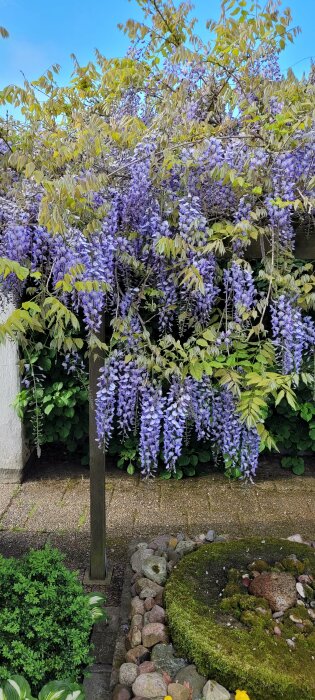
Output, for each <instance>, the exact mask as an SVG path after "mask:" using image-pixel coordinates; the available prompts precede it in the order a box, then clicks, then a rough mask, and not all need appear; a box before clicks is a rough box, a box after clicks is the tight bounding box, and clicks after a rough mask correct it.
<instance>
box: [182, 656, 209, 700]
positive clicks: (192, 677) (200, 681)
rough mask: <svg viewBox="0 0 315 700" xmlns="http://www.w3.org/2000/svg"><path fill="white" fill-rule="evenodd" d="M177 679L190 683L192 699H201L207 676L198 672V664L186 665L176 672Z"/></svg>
mask: <svg viewBox="0 0 315 700" xmlns="http://www.w3.org/2000/svg"><path fill="white" fill-rule="evenodd" d="M175 680H176V681H178V682H179V683H181V684H182V685H184V683H189V685H190V687H191V689H192V700H199V698H201V696H202V691H203V688H204V686H205V684H206V680H207V679H206V678H205V677H204V676H201V675H200V673H198V671H197V669H196V666H194V665H193V664H191V665H190V666H185V668H182V669H181V670H180V671H178V673H176V676H175Z"/></svg>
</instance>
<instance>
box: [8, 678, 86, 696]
mask: <svg viewBox="0 0 315 700" xmlns="http://www.w3.org/2000/svg"><path fill="white" fill-rule="evenodd" d="M0 697H1V700H36V698H34V696H33V694H32V691H31V688H30V686H29V684H28V683H27V681H26V680H25V678H23V677H22V676H12V678H10V679H9V680H8V681H6V683H4V684H3V685H2V686H0ZM37 697H38V700H84V698H85V695H84V692H83V689H82V688H81V687H80V686H79V685H78V684H77V683H71V682H70V681H51V683H47V684H46V685H45V686H44V687H43V688H42V689H41V690H40V691H39V695H38V696H37Z"/></svg>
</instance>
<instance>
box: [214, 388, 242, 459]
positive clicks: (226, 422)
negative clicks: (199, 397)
mask: <svg viewBox="0 0 315 700" xmlns="http://www.w3.org/2000/svg"><path fill="white" fill-rule="evenodd" d="M241 432H242V427H241V423H240V417H239V415H238V413H237V402H236V399H235V397H234V396H233V394H232V393H231V392H230V391H229V389H227V388H226V387H223V389H222V390H221V391H218V392H216V393H215V396H214V399H213V403H212V424H211V439H212V441H213V444H214V447H215V450H216V452H217V454H221V456H222V457H223V460H224V463H225V465H226V467H227V469H228V471H231V470H233V469H235V468H236V467H237V466H238V465H239V457H240V442H241Z"/></svg>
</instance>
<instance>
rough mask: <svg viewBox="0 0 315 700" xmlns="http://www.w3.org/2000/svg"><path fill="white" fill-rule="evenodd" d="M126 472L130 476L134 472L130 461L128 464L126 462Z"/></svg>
mask: <svg viewBox="0 0 315 700" xmlns="http://www.w3.org/2000/svg"><path fill="white" fill-rule="evenodd" d="M127 472H128V474H130V476H132V475H133V474H134V473H135V467H134V465H133V464H131V462H130V464H128V467H127Z"/></svg>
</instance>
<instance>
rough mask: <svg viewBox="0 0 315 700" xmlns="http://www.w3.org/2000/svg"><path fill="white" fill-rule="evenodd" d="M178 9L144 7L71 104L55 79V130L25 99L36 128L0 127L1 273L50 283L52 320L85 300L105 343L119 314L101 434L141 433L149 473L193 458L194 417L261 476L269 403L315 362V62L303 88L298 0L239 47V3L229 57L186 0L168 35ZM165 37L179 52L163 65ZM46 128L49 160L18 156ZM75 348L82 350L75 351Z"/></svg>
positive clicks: (93, 330) (23, 281) (104, 374)
mask: <svg viewBox="0 0 315 700" xmlns="http://www.w3.org/2000/svg"><path fill="white" fill-rule="evenodd" d="M235 1H236V4H237V0H235ZM141 4H142V5H143V3H141ZM243 5H244V3H242V5H241V6H240V8H243ZM231 7H232V6H231ZM163 8H164V3H161V8H160V12H159V13H157V15H154V13H153V14H152V17H153V19H152V22H153V26H154V27H155V28H156V27H157V28H158V32H155V33H154V31H153V32H148V35H146V32H145V31H144V30H143V28H142V29H141V27H140V25H139V26H138V27H137V25H130V26H129V29H128V31H129V33H130V36H131V41H132V44H133V45H132V47H131V49H130V50H129V52H128V54H127V57H126V58H125V59H124V60H123V61H122V62H121V63H120V62H119V61H118V60H117V62H116V63H115V62H114V64H111V62H106V60H105V59H104V60H103V59H102V58H101V57H99V60H98V65H99V69H100V71H101V72H100V73H98V72H97V70H96V68H95V67H94V71H93V70H92V68H91V66H89V67H88V68H87V69H86V77H85V78H84V80H85V81H86V82H85V83H84V81H83V82H82V75H83V73H82V74H81V73H80V70H79V69H77V71H78V72H77V74H76V77H75V79H74V80H73V84H74V87H73V88H72V89H73V93H71V90H70V89H69V93H67V94H68V97H67V99H68V98H69V100H70V99H71V95H72V96H73V110H72V113H71V114H72V116H71V118H70V117H69V114H70V112H71V110H70V108H69V106H68V105H66V106H65V103H64V93H63V92H62V90H61V92H60V94H59V93H58V88H57V86H55V87H54V90H55V92H54V94H57V93H58V94H59V97H60V104H59V103H58V100H57V99H56V100H55V102H54V103H53V104H52V103H51V102H50V97H49V94H48V98H47V104H45V109H46V114H49V115H50V120H51V121H49V120H48V122H49V125H50V126H49V129H48V132H47V133H46V131H45V129H46V127H47V124H46V122H45V120H43V122H42V130H41V129H39V128H38V125H37V122H36V119H35V117H34V115H33V113H34V114H35V115H38V110H37V111H36V109H35V108H33V109H32V110H31V109H30V110H29V113H28V112H27V109H28V107H27V104H28V103H26V104H25V105H24V111H25V114H28V120H29V128H30V132H29V135H28V136H29V138H26V139H25V141H23V138H24V136H23V134H24V132H23V129H22V128H21V127H19V128H16V129H14V127H12V133H11V136H10V137H9V141H8V140H7V139H6V140H2V141H1V138H0V159H1V162H2V163H3V173H4V175H3V176H2V178H1V182H0V262H1V261H2V263H1V264H2V268H1V269H2V277H0V289H1V292H2V293H3V294H6V295H10V294H11V295H12V294H13V295H14V297H15V299H19V301H20V303H22V305H23V301H24V302H25V300H26V302H27V301H28V300H30V299H31V300H34V301H33V306H32V307H26V308H25V309H24V311H25V315H24V317H23V318H22V321H23V322H24V321H25V319H26V318H27V314H29V319H30V327H31V328H32V326H31V320H32V319H33V318H37V315H38V317H39V315H40V314H42V315H43V312H42V310H43V309H45V310H46V309H48V311H47V316H45V324H46V325H45V330H46V331H47V328H48V334H49V333H50V335H51V336H53V333H54V328H56V329H57V331H58V332H59V330H58V329H59V328H60V324H61V318H64V317H66V314H65V312H64V309H66V310H68V311H71V312H73V313H74V314H75V316H76V318H77V319H78V322H79V323H80V324H81V333H82V334H83V335H84V338H85V340H87V341H88V342H89V343H90V344H92V346H93V342H94V341H95V337H97V336H98V334H99V333H100V330H101V328H102V326H103V322H104V319H105V325H106V342H105V345H103V348H102V351H103V352H104V354H105V360H104V366H103V367H102V369H101V372H100V375H99V381H98V388H97V398H96V423H97V436H98V442H99V444H100V446H101V447H104V446H105V448H108V446H109V444H110V442H111V439H112V437H113V435H114V434H118V435H119V437H120V439H121V440H124V439H125V438H126V437H127V436H128V435H130V434H134V435H136V436H137V437H138V441H139V454H140V461H141V470H142V473H143V475H144V476H150V475H152V474H155V473H156V471H157V469H158V466H159V462H160V461H161V460H162V461H163V462H164V466H165V468H166V469H167V470H169V471H176V469H177V464H178V459H179V458H180V456H181V454H182V449H183V444H184V442H185V439H186V437H187V435H188V434H190V433H191V432H192V431H194V435H195V437H196V439H197V440H199V441H209V442H210V443H211V445H212V452H213V456H214V458H215V459H216V460H219V461H220V460H221V461H222V462H223V463H224V465H225V467H226V470H227V471H228V472H229V473H231V474H234V475H235V474H237V475H239V476H241V477H242V478H253V477H254V476H255V474H256V470H257V465H258V454H259V449H260V441H261V435H262V434H263V431H262V430H261V428H262V425H263V420H264V418H263V408H262V409H261V407H262V406H263V407H264V406H265V405H266V402H267V400H275V399H277V396H278V394H277V393H276V392H277V391H278V393H279V391H280V392H281V391H283V396H285V394H286V393H287V394H288V392H289V391H290V390H291V388H292V386H293V387H294V385H295V384H296V383H297V382H298V375H300V374H301V373H303V376H304V378H305V377H306V378H307V377H308V376H310V374H311V371H312V367H313V354H314V347H315V324H314V320H313V317H312V309H314V305H315V302H314V294H315V292H314V289H315V277H314V270H313V268H312V265H311V266H310V267H311V268H312V269H310V267H307V265H306V266H304V267H301V266H300V271H299V268H298V265H296V263H295V259H294V254H295V246H296V236H297V231H298V229H299V227H301V226H304V228H305V229H306V228H307V229H308V231H311V233H313V231H314V210H315V209H314V196H313V192H314V182H315V139H314V133H315V132H314V130H315V125H314V116H313V112H312V105H313V99H314V80H313V71H311V73H310V76H309V78H305V77H304V78H303V79H302V80H300V81H297V80H296V83H295V90H296V92H295V97H294V100H293V99H292V96H291V92H292V89H293V88H292V86H291V85H290V84H289V82H288V81H287V79H286V78H285V77H284V76H283V75H282V73H281V71H280V68H279V60H278V57H279V51H280V50H281V49H282V48H283V47H282V45H281V41H282V42H283V41H284V39H283V34H285V32H289V31H290V30H289V29H288V26H289V19H288V16H287V15H284V16H282V20H283V21H282V20H281V21H282V25H281V24H279V22H280V20H279V17H280V15H279V12H280V10H274V13H273V14H272V16H271V15H270V18H269V20H268V21H269V23H270V26H269V25H268V27H269V29H268V36H269V43H268V45H266V43H265V33H264V31H263V25H262V24H260V23H259V21H258V20H257V21H256V20H255V19H254V18H253V17H252V16H251V15H250V12H249V11H248V12H247V10H244V9H242V17H243V19H242V23H243V24H244V27H245V29H246V32H247V34H246V39H244V41H245V43H246V41H248V45H247V44H246V47H247V48H246V51H245V53H242V51H243V49H241V48H240V49H237V51H235V52H234V54H233V56H232V55H230V53H229V48H230V37H231V32H232V34H233V31H235V26H238V25H237V21H236V20H231V18H230V17H229V12H228V11H227V12H226V13H224V18H223V20H222V22H223V24H221V25H219V27H220V31H219V30H218V37H219V38H220V40H218V42H217V44H216V43H215V48H214V51H216V52H217V53H215V54H214V55H215V60H210V58H211V54H210V58H209V54H208V53H207V52H208V51H209V48H206V47H205V46H203V44H202V42H200V41H199V40H198V41H196V42H194V41H193V39H192V37H191V35H190V32H191V27H190V25H189V23H188V20H187V12H188V9H187V8H185V7H184V5H181V8H180V11H179V15H178V16H177V15H176V22H175V23H174V25H176V26H177V24H178V22H179V25H180V24H181V23H182V25H181V26H182V33H181V32H180V31H179V30H178V34H176V36H174V37H173V39H172V41H171V40H170V39H169V37H168V39H167V41H166V42H165V44H162V48H161V46H160V45H159V44H158V37H159V36H160V34H159V32H162V34H161V36H163V32H164V31H166V30H165V27H164V28H163V26H162V28H161V26H160V23H161V16H163ZM164 9H165V8H164ZM173 9H174V8H173V6H172V5H171V4H170V13H172V12H173ZM246 13H247V14H246ZM234 15H235V13H234ZM234 15H233V16H234ZM145 17H146V19H147V15H146V14H145ZM159 17H160V19H159ZM148 21H149V20H148ZM224 22H225V23H226V24H224ZM154 23H155V24H154ZM131 26H133V29H132V28H130V27H131ZM141 26H142V25H141ZM279 26H280V27H281V26H282V30H281V32H282V33H281V38H279V31H278V30H277V27H279ZM244 27H243V26H242V27H240V28H239V31H240V32H241V31H243V30H244ZM168 31H169V30H168ZM174 31H175V30H174ZM225 31H226V35H225V33H224V32H225ZM185 32H186V33H185ZM186 35H187V36H188V37H190V41H188V43H187V44H185V51H184V52H182V49H183V46H184V44H183V42H185V41H186V39H185V37H186ZM148 37H149V38H148ZM224 37H225V39H226V49H225V50H223V48H222V47H223V45H224ZM241 44H242V42H240V45H241ZM193 45H197V46H198V51H199V52H200V55H199V53H198V51H197V52H196V51H195V50H193V49H192V48H191V47H192V46H193ZM239 51H240V57H239V58H238V52H239ZM203 52H204V53H203ZM154 53H155V54H156V56H158V57H160V56H163V57H164V58H163V60H162V61H161V66H160V67H158V64H159V62H160V58H159V60H158V61H155V62H154V61H153V62H152V55H153V54H154ZM183 56H184V58H183ZM227 57H228V58H227ZM233 62H234V63H233ZM102 71H103V72H102ZM115 71H116V72H115ZM128 71H129V72H128ZM84 86H85V87H84ZM43 89H44V88H43ZM84 90H86V94H85V93H84ZM82 91H83V92H82ZM82 94H84V95H85V96H84V97H82ZM20 99H24V98H23V96H22V97H20ZM32 99H33V100H35V97H34V95H33V93H32ZM32 99H31V98H29V103H31V102H32ZM57 103H58V107H56V104H57ZM292 103H294V105H295V107H294V110H291V106H292ZM299 105H300V107H298V106H299ZM305 105H307V107H305ZM49 109H50V112H49ZM56 109H57V111H58V109H60V113H59V114H55V111H54V110H56ZM80 109H81V110H82V111H81V112H80ZM298 109H300V112H299V115H300V118H299V119H298V116H297V112H298ZM306 109H307V110H308V112H307V115H306V117H305V114H304V112H303V110H304V111H305V110H306ZM78 110H79V111H78ZM290 110H291V111H290ZM302 117H303V119H302ZM304 117H305V118H304ZM36 118H37V117H36ZM34 119H35V121H34ZM54 119H56V122H55V124H56V130H55V132H56V133H54V129H53V128H51V124H52V123H53V120H54ZM68 119H69V122H68V121H67V120H68ZM294 119H295V120H296V123H297V125H296V126H295V127H294V126H292V125H293V121H294ZM48 122H47V123H48ZM74 124H75V125H76V126H75V127H74ZM60 125H62V129H64V132H63V130H62V129H61V126H60ZM65 125H68V132H67V128H66V126H65ZM0 126H1V123H0ZM59 127H60V128H59ZM75 129H78V133H79V134H80V137H79V136H76V133H75ZM1 133H2V132H1V130H0V136H1ZM25 133H26V134H27V133H28V132H27V130H26V132H25ZM45 134H46V137H45ZM52 134H53V135H52ZM10 138H11V141H10ZM54 139H61V141H60V143H59V142H58V143H57V142H56V143H55V145H54V147H51V143H52V142H53V140H54ZM62 139H64V140H62ZM29 143H31V144H32V149H31V153H30V154H28V157H29V159H31V157H32V158H33V159H34V160H36V158H37V157H38V158H39V156H40V158H41V160H40V161H39V163H38V164H36V168H37V169H36V171H35V172H36V173H37V175H36V176H35V173H34V169H35V164H34V168H33V167H31V169H30V168H29V166H30V162H29V163H28V165H26V166H24V161H23V162H22V165H21V162H20V161H19V158H18V157H19V155H20V151H23V149H24V150H27V148H29V145H28V144H29ZM47 144H48V145H47ZM57 146H58V148H57ZM52 154H53V157H52ZM64 154H65V155H64ZM44 156H45V158H46V160H45V158H44ZM63 156H64V159H63ZM26 161H27V159H26V160H25V163H26ZM54 161H56V163H55V162H54ZM43 162H44V165H43ZM32 165H33V164H32V162H31V166H32ZM23 168H24V169H23ZM40 168H42V170H41V169H40ZM49 178H50V179H49ZM60 202H61V204H60ZM59 205H60V208H59V209H58V207H59ZM255 242H257V246H258V249H259V252H258V253H257V251H256V253H255V254H253V252H252V249H253V245H255ZM8 261H9V262H8ZM14 263H17V264H19V265H20V266H22V267H23V270H25V269H26V270H27V272H28V275H25V274H18V272H17V270H16V268H15V267H14ZM54 304H55V306H54ZM58 304H59V306H58ZM54 309H55V311H54ZM53 313H54V315H53ZM49 314H50V315H49ZM62 314H63V316H62ZM52 318H53V319H55V320H54V322H53V321H52V320H51V319H52ZM67 319H68V320H67V323H70V321H69V316H68V317H67ZM54 324H55V325H54ZM58 324H59V325H58ZM37 328H38V327H37ZM51 329H52V330H51ZM17 330H18V331H19V332H22V331H21V327H20V328H19V326H17ZM22 330H23V325H22ZM57 334H58V333H57ZM64 335H66V333H65V332H64ZM71 335H72V336H73V335H74V331H73V332H72V333H70V336H71ZM67 341H68V345H69V343H70V345H71V337H70V338H69V337H67ZM55 342H56V341H55ZM61 344H62V342H61ZM98 347H99V346H98ZM66 350H67V348H66ZM264 353H265V354H264ZM65 357H66V360H65V366H66V367H71V368H73V367H75V364H76V361H77V358H76V354H75V351H73V350H72V351H71V350H69V351H68V352H67V354H66V355H65ZM71 357H72V358H73V361H72V359H71ZM259 363H260V364H259ZM71 371H73V370H72V369H71ZM249 373H251V374H250V377H249V378H248V375H249ZM268 373H269V374H268ZM271 375H273V378H272V376H271ZM266 376H267V377H268V376H269V384H268V391H267V389H266V391H265V389H264V386H265V385H264V384H263V380H264V379H265V377H266ZM255 377H256V379H255ZM257 377H258V379H257ZM270 377H271V378H270ZM274 377H276V379H275V378H274ZM266 381H267V380H266ZM255 382H256V384H255ZM259 382H262V383H261V384H259ZM277 382H278V383H277ZM253 384H255V387H256V389H257V387H258V389H257V392H258V393H259V391H260V392H261V394H260V395H258V394H257V392H256V395H254V394H253V395H252V394H251V387H252V385H253ZM266 386H267V385H266ZM273 386H274V387H276V389H273ZM282 386H284V387H285V388H284V389H282ZM268 392H269V393H268ZM272 392H274V393H272ZM264 393H266V394H267V393H268V399H266V402H265V399H264ZM262 397H263V398H262ZM270 397H271V398H270ZM280 398H281V395H280ZM246 399H248V400H247V403H246ZM244 402H245V403H244ZM255 402H256V403H255ZM259 402H260V403H259ZM244 405H245V408H244ZM252 407H254V408H252ZM246 411H247V413H246Z"/></svg>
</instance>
